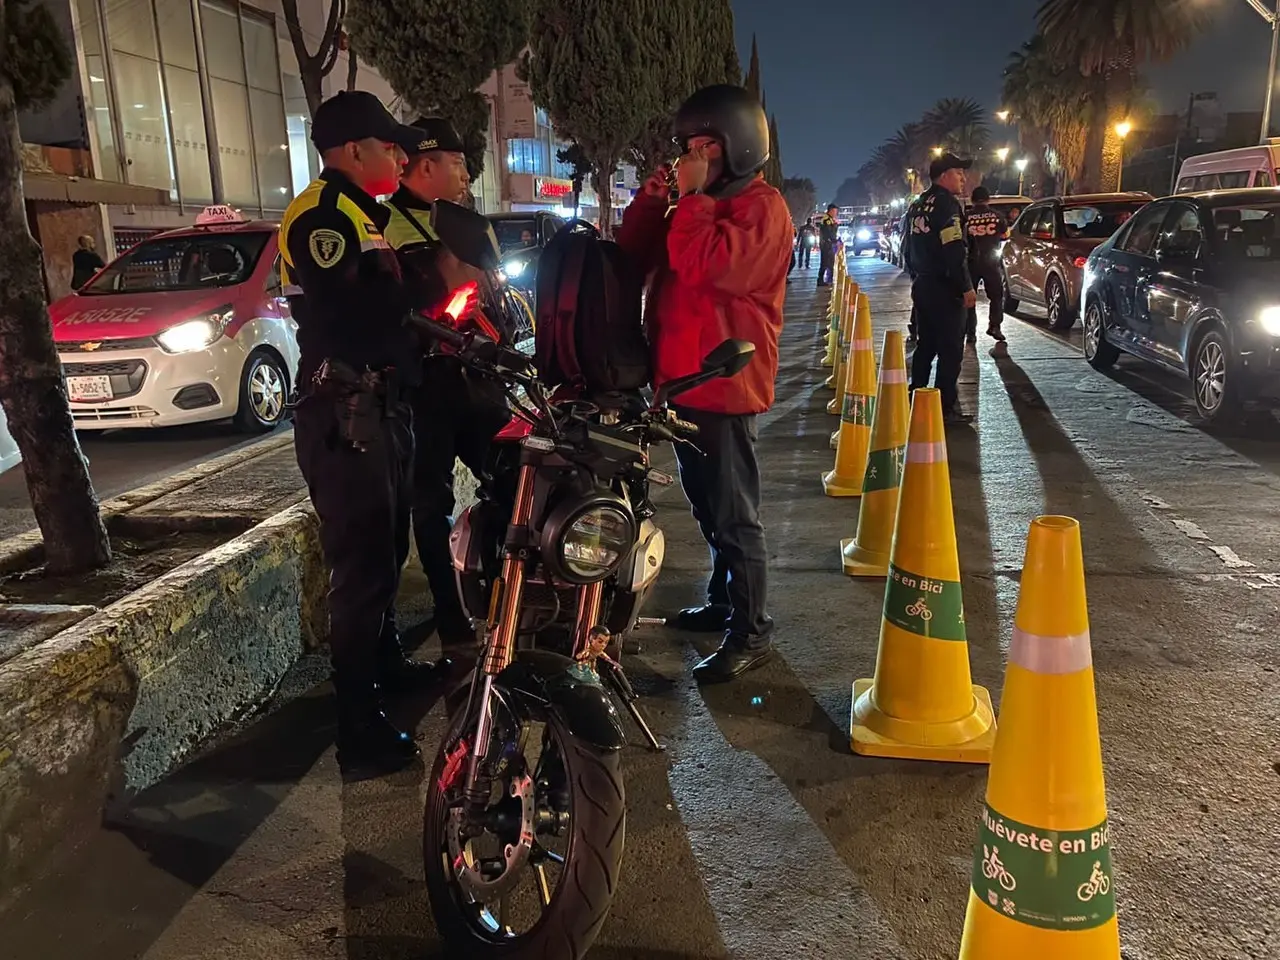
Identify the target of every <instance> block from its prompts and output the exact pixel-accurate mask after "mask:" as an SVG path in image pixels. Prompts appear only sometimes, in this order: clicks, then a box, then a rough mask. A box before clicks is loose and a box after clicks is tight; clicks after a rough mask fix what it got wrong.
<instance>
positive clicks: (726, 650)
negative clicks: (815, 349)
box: [617, 85, 792, 682]
mask: <svg viewBox="0 0 1280 960" xmlns="http://www.w3.org/2000/svg"><path fill="white" fill-rule="evenodd" d="M675 137H676V141H677V143H679V144H680V147H681V150H682V153H683V155H682V156H681V158H680V160H679V162H678V164H677V166H676V177H677V189H678V191H679V197H680V199H679V202H678V203H677V204H676V207H675V209H674V211H672V212H671V213H670V215H669V216H668V205H669V192H668V180H667V177H668V175H669V171H668V170H666V169H663V170H659V171H658V172H657V173H655V174H654V175H653V176H652V177H650V178H649V180H648V181H647V182H646V183H645V185H644V189H643V190H642V191H641V194H640V195H639V196H638V197H637V198H636V199H635V201H634V202H633V203H632V204H631V207H630V208H629V209H628V210H627V213H626V216H625V217H624V219H623V222H622V226H621V228H620V229H619V232H618V237H617V239H618V243H619V245H620V246H621V247H622V248H623V249H624V250H626V251H627V252H628V253H630V254H631V255H632V256H633V257H635V258H636V259H637V260H638V261H639V262H640V264H641V265H642V266H643V268H644V270H645V273H646V275H649V277H650V281H649V299H648V316H647V317H646V322H647V325H648V332H649V342H650V344H651V345H652V347H653V369H654V375H653V380H654V386H655V387H659V386H661V385H662V384H663V383H666V382H667V381H669V380H674V379H675V378H677V377H681V376H685V375H686V374H690V373H695V372H697V371H698V370H699V368H700V366H701V363H702V359H703V357H705V356H706V355H707V354H708V353H710V352H711V351H712V350H713V349H714V348H715V347H716V346H717V345H719V344H720V343H721V342H722V341H724V340H726V339H729V338H736V339H742V340H749V341H750V342H752V343H754V344H755V346H756V352H755V356H754V358H753V359H752V360H751V362H750V363H749V364H748V366H747V368H746V369H745V370H743V371H742V372H741V373H740V374H738V376H736V377H731V378H727V379H721V380H712V381H711V382H710V383H707V384H705V385H703V386H701V387H698V388H696V389H694V390H690V391H689V392H688V393H684V394H681V396H680V398H679V400H678V401H677V402H676V404H675V406H676V410H677V412H678V413H679V415H680V416H681V417H682V418H683V419H685V420H689V421H692V422H693V423H695V424H697V425H698V427H699V434H698V436H697V438H696V439H695V443H696V445H697V449H694V448H692V447H690V446H688V445H685V444H677V446H676V456H677V458H678V460H679V462H680V481H681V484H682V485H683V486H684V491H685V495H686V496H687V497H688V498H689V504H690V506H691V507H692V508H693V516H694V519H695V520H697V522H698V526H699V527H700V528H701V530H702V535H703V537H704V538H705V539H706V541H707V544H708V546H709V547H710V548H711V559H712V573H711V580H710V583H709V584H708V586H707V601H706V603H705V604H703V605H702V606H700V607H692V608H690V609H688V610H683V611H681V612H680V614H679V615H678V616H677V617H675V618H674V619H673V621H672V625H673V626H675V627H677V628H679V629H685V630H696V631H700V632H720V631H722V630H723V631H725V637H724V641H723V642H722V643H721V645H720V648H719V649H718V650H717V651H716V652H715V653H714V654H712V655H711V656H710V657H708V658H707V659H706V660H704V661H702V662H701V663H700V664H698V665H697V667H695V668H694V671H693V673H694V676H695V677H696V678H697V679H698V680H699V681H700V682H723V681H727V680H732V679H734V678H735V677H737V676H739V675H741V674H742V673H745V672H746V671H747V670H751V669H753V668H754V667H757V666H760V665H761V664H762V663H764V662H765V661H766V660H767V659H768V657H769V655H770V653H771V647H770V642H769V634H770V632H771V631H772V629H773V621H772V620H771V619H770V617H769V615H768V613H767V612H766V610H765V600H766V583H765V581H766V577H765V572H766V565H767V560H768V556H767V553H766V550H765V541H764V528H763V527H762V526H761V524H760V464H759V462H758V461H757V459H756V451H755V443H756V437H757V432H756V431H757V428H756V416H757V414H761V413H764V412H765V411H766V410H768V409H769V408H770V407H771V406H772V405H773V396H774V381H775V380H776V379H777V376H778V334H779V333H780V332H781V330H782V303H783V299H784V298H785V296H786V285H787V269H788V266H789V264H790V262H791V235H792V231H791V214H790V212H789V210H788V209H787V204H786V202H785V201H784V200H783V199H782V195H781V194H779V193H778V191H777V190H775V189H774V188H773V187H771V186H769V185H768V184H767V183H765V182H764V179H763V178H762V177H761V176H760V170H761V168H762V167H763V166H764V164H765V161H766V160H768V159H769V128H768V123H767V122H766V120H765V115H764V110H763V109H761V107H760V103H759V101H758V100H757V99H756V98H755V97H754V96H752V95H751V94H750V93H749V92H748V91H746V90H744V89H742V88H741V87H733V86H727V85H726V86H713V87H707V88H705V89H703V90H700V91H698V92H697V93H695V94H694V95H693V96H692V97H690V98H689V100H688V101H686V102H685V104H684V105H683V106H682V107H681V108H680V110H679V111H678V112H677V114H676V120H675Z"/></svg>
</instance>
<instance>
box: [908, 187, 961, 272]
mask: <svg viewBox="0 0 1280 960" xmlns="http://www.w3.org/2000/svg"><path fill="white" fill-rule="evenodd" d="M907 216H908V220H909V222H910V225H911V234H910V236H909V237H908V239H907V242H908V244H909V245H910V252H909V256H908V261H909V262H910V264H911V269H912V273H913V275H914V276H915V277H916V279H918V280H925V281H933V282H941V283H942V284H945V285H946V286H948V287H950V288H952V289H954V291H955V292H956V293H957V294H963V293H967V292H968V291H970V290H972V289H973V281H972V280H971V279H970V277H969V256H968V247H967V246H966V245H965V236H964V212H963V209H962V208H961V206H960V201H959V200H957V199H956V198H955V196H954V195H953V194H952V193H951V192H950V191H949V190H946V189H944V188H942V187H940V186H938V185H936V184H935V185H934V186H932V187H930V188H929V189H928V190H926V191H925V192H924V193H922V194H921V195H920V197H919V199H917V200H916V202H915V203H914V204H912V206H911V210H910V212H909V213H908V215H907Z"/></svg>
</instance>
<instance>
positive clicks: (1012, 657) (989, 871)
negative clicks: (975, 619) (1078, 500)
mask: <svg viewBox="0 0 1280 960" xmlns="http://www.w3.org/2000/svg"><path fill="white" fill-rule="evenodd" d="M1013 957H1034V958H1036V960H1086V958H1087V960H1119V958H1120V933H1119V929H1118V927H1117V924H1116V894H1115V889H1114V887H1113V880H1112V874H1111V843H1110V831H1109V829H1108V824H1107V796H1106V789H1105V787H1104V785H1103V778H1102V747H1101V745H1100V744H1099V738H1098V707H1097V702H1096V699H1095V694H1094V682H1093V657H1092V654H1091V652H1090V644H1089V611H1088V606H1087V604H1086V602H1085V592H1084V561H1083V559H1082V557H1081V552H1080V525H1079V524H1078V523H1076V521H1075V520H1072V519H1071V518H1070V517H1038V518H1037V519H1036V520H1034V521H1032V524H1031V534H1030V536H1029V537H1028V539H1027V556H1026V560H1025V561H1024V562H1023V565H1022V586H1021V589H1020V591H1019V593H1018V612H1017V614H1016V615H1015V617H1014V627H1013V642H1012V643H1011V644H1010V646H1009V665H1008V667H1007V668H1006V670H1005V675H1004V694H1003V696H1002V697H1001V699H1000V732H999V734H998V735H997V736H996V744H995V751H994V753H993V755H992V758H991V772H990V774H989V775H988V777H987V804H986V808H985V809H984V810H983V813H982V824H981V826H980V827H979V830H978V843H977V845H976V847H975V848H974V854H973V882H972V886H971V888H970V891H969V909H968V912H967V914H966V915H965V920H964V938H963V939H962V941H961V943H960V960H1006V958H1013Z"/></svg>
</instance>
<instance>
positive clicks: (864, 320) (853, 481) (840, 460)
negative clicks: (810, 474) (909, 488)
mask: <svg viewBox="0 0 1280 960" xmlns="http://www.w3.org/2000/svg"><path fill="white" fill-rule="evenodd" d="M866 302H867V298H866V296H864V295H859V297H858V310H857V317H856V319H855V321H854V325H853V338H852V339H851V340H850V341H849V359H848V360H847V361H846V363H845V369H846V371H847V376H846V389H844V390H842V391H841V401H842V405H843V409H842V412H841V415H840V429H839V430H837V431H836V464H835V467H834V469H832V471H831V472H830V473H828V474H826V475H825V476H824V477H823V478H822V489H823V492H824V493H826V495H827V496H828V497H860V496H862V479H863V477H864V476H866V472H867V453H868V451H869V450H870V447H871V419H872V416H873V414H874V412H875V405H876V359H875V354H873V353H872V352H871V351H872V344H871V311H870V310H868V309H866V308H865V306H864V304H866Z"/></svg>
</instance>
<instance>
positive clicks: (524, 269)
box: [488, 210, 565, 303]
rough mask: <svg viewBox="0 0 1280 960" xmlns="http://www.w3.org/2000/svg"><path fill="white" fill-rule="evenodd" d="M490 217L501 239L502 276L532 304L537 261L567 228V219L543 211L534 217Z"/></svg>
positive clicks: (533, 214) (534, 214) (515, 215)
mask: <svg viewBox="0 0 1280 960" xmlns="http://www.w3.org/2000/svg"><path fill="white" fill-rule="evenodd" d="M488 217H489V222H490V223H492V224H493V232H494V233H495V234H496V235H497V237H498V248H499V249H500V250H501V251H502V270H503V272H504V273H505V274H506V275H507V279H508V280H509V281H510V282H511V284H512V286H515V287H517V288H519V289H520V290H521V291H522V292H523V293H524V294H525V295H526V296H527V297H529V300H530V303H532V302H533V287H534V283H533V281H534V278H535V277H536V276H537V275H538V257H539V255H540V254H541V253H542V248H543V247H545V246H546V245H547V241H548V240H550V239H551V238H552V237H553V236H554V235H555V233H556V231H557V230H559V229H560V228H561V227H563V226H564V225H565V220H564V218H563V217H558V216H556V215H555V214H554V213H547V212H546V211H542V210H539V211H537V212H535V213H519V212H516V213H490V214H488Z"/></svg>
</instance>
